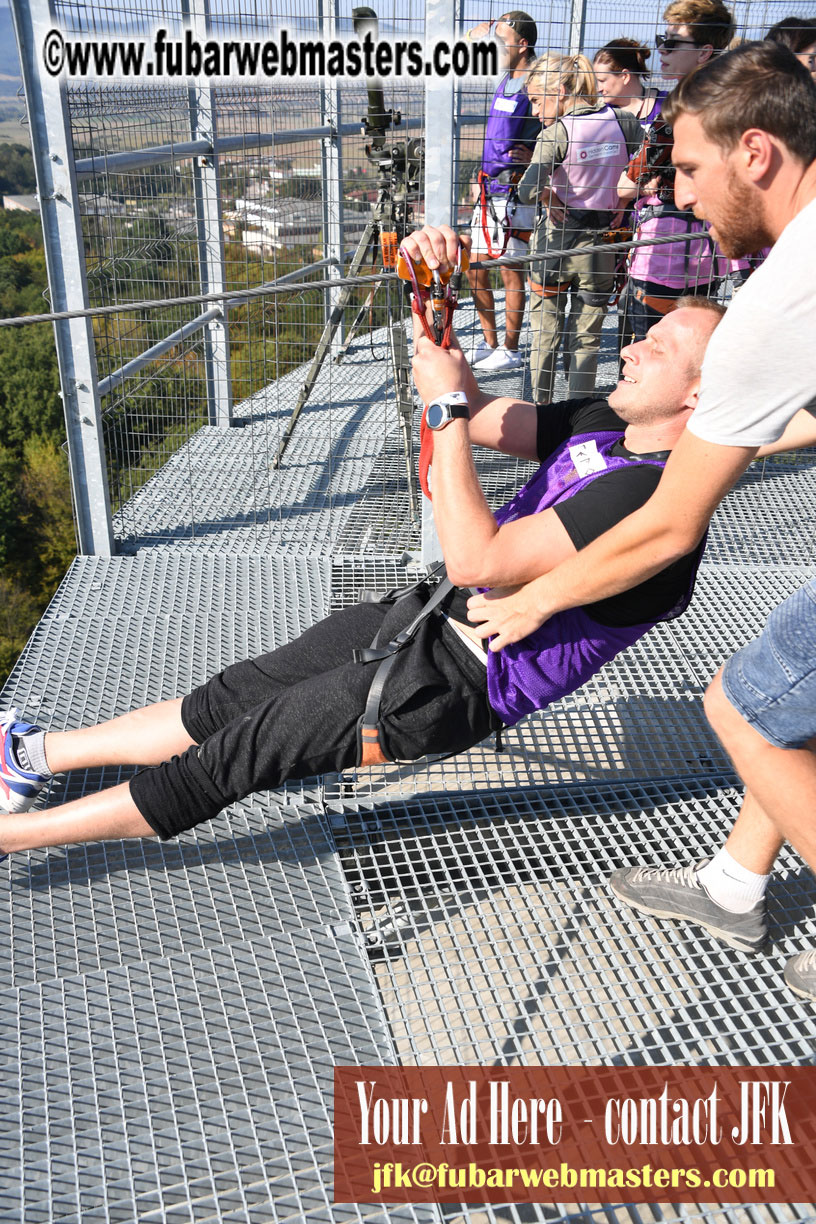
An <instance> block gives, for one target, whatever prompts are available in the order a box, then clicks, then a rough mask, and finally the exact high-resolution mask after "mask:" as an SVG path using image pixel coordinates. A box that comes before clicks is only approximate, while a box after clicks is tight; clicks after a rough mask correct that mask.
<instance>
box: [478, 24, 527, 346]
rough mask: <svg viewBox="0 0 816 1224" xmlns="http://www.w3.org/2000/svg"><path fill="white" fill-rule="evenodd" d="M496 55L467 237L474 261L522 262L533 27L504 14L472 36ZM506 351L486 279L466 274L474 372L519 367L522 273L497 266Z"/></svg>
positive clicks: (486, 275)
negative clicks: (520, 190)
mask: <svg viewBox="0 0 816 1224" xmlns="http://www.w3.org/2000/svg"><path fill="white" fill-rule="evenodd" d="M491 27H492V31H493V34H494V35H495V37H496V39H497V41H498V43H499V46H500V47H501V67H502V72H503V75H502V78H501V80H500V81H499V83H498V85H497V87H496V91H495V93H494V94H493V97H492V99H491V102H490V111H489V112H488V116H487V125H486V127H485V138H484V149H483V151H482V164H481V168H480V170H479V173H478V176H477V182H476V190H477V197H476V203H475V207H474V210H473V218H472V220H471V226H470V234H471V240H472V244H473V245H472V254H473V257H474V258H477V259H484V258H491V259H492V258H496V257H499V256H508V255H526V254H527V244H528V242H529V241H530V234H531V232H532V228H533V225H534V224H535V209H534V208H531V207H530V206H529V205H522V204H520V203H519V202H518V199H517V198H516V195H515V191H514V184H515V183H517V182H518V180H519V179H520V178H521V175H522V173H523V171H524V168H525V166H526V165H527V164H528V162H529V161H530V157H531V155H532V152H533V148H534V146H535V142H536V137H537V136H538V133H539V131H540V128H541V124H540V123H539V121H538V120H537V119H536V118H535V117H534V115H533V114H532V112H531V110H530V99H529V98H528V97H527V92H526V90H525V88H524V85H525V81H526V79H527V73H528V71H529V68H530V64H531V63H532V61H533V60H534V59H535V44H536V38H537V37H538V31H537V29H536V24H535V22H534V21H533V19H532V17H530V15H529V14H528V13H524V12H522V11H521V10H520V9H516V10H513V11H512V12H509V13H505V14H504V16H503V17H500V18H499V19H498V21H497V22H496V23H495V25H494V24H493V23H492V22H483V23H482V24H481V25H478V26H476V27H475V29H473V30H470V31H469V33H468V37H469V38H472V39H477V38H487V37H488V35H489V34H490V32H491ZM500 271H501V278H502V284H503V285H504V344H499V337H498V332H497V329H496V306H495V301H494V299H493V290H492V289H491V287H490V272H489V271H488V270H487V269H486V268H476V269H474V270H473V271H469V272H468V274H467V275H468V281H469V283H470V288H471V292H472V294H473V304H474V306H475V307H476V313H477V315H478V316H479V322H480V323H481V326H482V333H483V336H484V338H483V339H482V340H481V341H480V342H479V344H478V345H477V346H476V348H475V350H474V352H473V354H472V357H471V361H472V363H473V365H474V366H475V367H476V368H477V369H480V370H510V369H513V368H514V367H516V366H520V365H521V360H522V359H521V353H520V352H519V336H520V335H521V325H522V322H523V320H524V306H525V299H526V294H525V289H524V270H523V269H522V268H517V267H512V266H510V265H507V264H505V265H503V266H502V268H501V269H500Z"/></svg>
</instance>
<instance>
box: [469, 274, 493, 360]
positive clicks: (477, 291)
mask: <svg viewBox="0 0 816 1224" xmlns="http://www.w3.org/2000/svg"><path fill="white" fill-rule="evenodd" d="M467 278H468V281H469V282H470V289H471V292H472V294H473V305H474V306H475V307H476V313H477V315H478V316H479V322H480V323H481V325H482V331H483V332H484V338H485V340H486V341H487V343H488V344H489V345H490V347H491V348H496V346H497V345H498V343H499V340H498V336H497V335H496V308H495V304H494V302H493V290H492V289H491V288H490V273H489V272H488V271H487V269H486V268H479V269H478V270H477V271H475V272H468V274H467Z"/></svg>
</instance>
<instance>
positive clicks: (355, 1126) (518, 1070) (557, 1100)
mask: <svg viewBox="0 0 816 1224" xmlns="http://www.w3.org/2000/svg"><path fill="white" fill-rule="evenodd" d="M334 1089H335V1097H334V1159H335V1169H334V1199H335V1202H338V1203H369V1202H384V1203H423V1202H436V1203H463V1202H465V1203H477V1202H483V1203H524V1202H528V1203H573V1202H593V1203H609V1204H617V1203H722V1204H726V1203H809V1202H812V1201H813V1200H816V1066H805V1067H722V1066H708V1067H675V1066H665V1067H653V1066H649V1067H614V1066H601V1067H379V1066H378V1067H337V1068H336V1069H335V1080H334Z"/></svg>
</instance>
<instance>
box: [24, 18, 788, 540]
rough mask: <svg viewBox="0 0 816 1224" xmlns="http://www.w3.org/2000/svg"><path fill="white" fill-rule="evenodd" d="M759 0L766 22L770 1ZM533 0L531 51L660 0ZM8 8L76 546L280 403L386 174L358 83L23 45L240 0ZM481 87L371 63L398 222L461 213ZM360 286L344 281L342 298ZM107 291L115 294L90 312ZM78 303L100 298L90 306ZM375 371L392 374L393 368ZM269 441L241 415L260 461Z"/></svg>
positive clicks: (332, 378)
mask: <svg viewBox="0 0 816 1224" xmlns="http://www.w3.org/2000/svg"><path fill="white" fill-rule="evenodd" d="M774 4H776V0H774ZM734 7H735V9H736V12H737V16H738V18H739V20H740V23H741V25H742V28H743V29H744V30H745V31H746V32H756V27H755V26H754V25H753V24H752V23H754V22H755V21H756V16H755V15H753V14H752V12H751V10H750V5H749V4H748V3H743V2H742V0H739V3H737V4H736V5H735V6H734ZM772 7H773V6H772V5H768V4H766V5H765V7H764V8H763V12H762V15H761V19H760V20H761V23H765V22H770V21H771V20H775V19H776V17H778V16H779V15H780V14H781V9H780V13H776V10H775V9H774V10H773V12H772V11H771V9H772ZM528 8H529V9H530V11H531V13H532V15H533V17H534V18H535V19H536V20H537V22H538V23H539V44H538V47H537V50H538V51H543V50H545V49H547V48H549V47H552V48H555V49H560V50H566V49H568V48H569V49H576V48H577V47H578V46H579V45H581V46H583V47H584V48H585V49H586V50H588V51H589V52H590V53H591V52H592V50H593V49H594V48H595V47H596V46H599V45H601V44H602V43H603V42H604V41H606V40H608V39H609V38H610V37H612V36H614V35H615V34H619V33H622V32H626V33H629V34H632V35H635V36H637V37H640V38H642V39H643V40H644V41H650V40H651V39H652V37H653V34H654V31H655V28H656V26H657V23H658V20H659V13H658V11H657V10H656V11H655V13H654V14H649V15H648V16H644V13H643V9H642V7H641V6H638V7H637V8H636V7H635V6H634V5H631V6H629V7H627V6H626V5H624V6H623V7H621V6H616V7H614V8H613V7H612V5H611V4H610V3H604V4H601V3H597V2H595V3H593V2H592V0H569V2H564V0H561V2H560V3H556V4H555V5H552V6H549V5H548V6H546V7H545V6H544V4H543V3H535V4H532V5H529V6H528ZM13 10H14V16H15V23H16V28H17V34H18V40H19V43H20V50H21V58H22V63H23V73H24V82H25V90H26V100H27V106H28V112H29V118H30V123H31V129H32V142H33V146H34V155H35V163H36V170H37V181H38V190H39V196H40V204H41V212H42V220H43V228H44V235H45V246H46V257H47V262H48V274H49V284H50V289H51V301H52V305H53V308H54V310H55V311H56V312H58V313H61V314H72V313H73V314H74V315H76V313H77V312H80V314H79V316H78V317H70V318H62V319H60V320H59V321H57V322H56V323H55V336H56V345H57V353H58V359H59V366H60V376H61V386H62V394H63V399H64V404H65V414H66V431H67V439H68V452H69V459H70V466H71V476H72V485H73V490H74V499H75V503H76V515H77V530H78V540H79V549H80V551H81V552H83V553H92V554H98V555H109V554H110V553H111V552H113V551H115V550H116V548H117V547H118V546H119V543H120V542H121V541H122V540H124V539H126V538H128V537H131V538H132V537H133V532H132V531H131V530H130V529H129V528H128V526H127V509H126V508H127V506H128V504H129V502H130V501H131V499H132V498H133V496H134V494H135V493H136V492H137V491H138V489H139V488H140V487H142V486H143V485H144V484H145V483H147V482H148V481H150V480H151V479H152V477H154V476H155V475H156V474H157V473H158V471H159V470H160V468H161V466H162V465H163V464H164V463H165V462H167V460H168V459H169V458H170V457H171V456H173V455H175V454H176V453H177V452H178V451H179V450H180V449H181V448H182V447H184V446H185V445H186V444H187V443H188V442H189V441H190V439H191V438H192V437H194V435H195V434H196V433H197V432H198V431H199V430H200V429H201V428H206V427H215V428H217V429H223V430H226V429H229V428H230V427H231V426H233V425H235V424H241V425H243V427H244V428H246V427H247V426H249V427H250V428H251V429H257V428H258V425H257V417H258V413H257V411H255V409H252V408H251V406H252V405H253V404H254V403H255V401H254V400H253V397H257V396H259V395H263V396H264V397H265V399H264V402H265V404H266V411H267V413H268V412H269V411H270V410H271V408H272V407H273V406H274V411H275V413H277V414H278V415H279V416H285V414H286V413H287V412H288V411H290V410H291V405H290V398H289V392H288V389H287V388H288V383H287V379H290V378H291V377H295V378H296V377H297V374H296V371H297V370H298V368H299V367H300V366H301V365H303V364H304V363H306V362H308V361H309V359H310V358H311V356H312V354H313V353H314V351H315V349H316V348H317V346H318V344H319V341H320V337H321V334H322V333H323V330H324V327H325V324H326V321H327V319H329V318H330V317H331V312H332V310H333V309H334V307H335V306H336V303H337V300H338V293H339V292H340V289H341V286H342V278H343V273H344V271H345V269H346V268H347V267H348V261H349V259H350V257H351V254H352V252H353V251H354V250H355V247H356V246H357V245H358V243H359V242H360V240H361V238H362V236H363V234H364V233H365V232H366V227H367V225H368V223H369V221H370V218H371V214H372V209H373V208H374V207H375V203H376V197H377V190H378V185H380V184H381V181H382V175H381V174H380V175H379V177H378V173H377V168H376V166H373V165H372V164H371V162H370V160H369V159H367V157H366V153H365V145H366V137H365V136H364V135H363V134H362V131H361V124H360V117H361V116H362V115H364V114H365V112H366V109H367V105H368V99H367V96H366V91H365V86H364V84H354V85H348V84H343V85H342V87H341V85H340V84H338V82H336V81H334V82H332V81H329V80H326V81H320V82H309V83H304V82H300V83H298V84H297V85H295V86H289V87H287V88H285V89H283V88H280V87H278V88H274V87H272V86H270V85H265V84H253V85H251V86H243V85H242V86H235V85H230V86H219V87H214V86H210V85H207V86H206V87H203V86H195V87H189V86H186V85H185V86H176V85H175V84H167V83H163V84H161V85H156V84H142V83H131V82H121V81H119V82H112V83H110V84H108V83H105V82H97V83H95V84H83V85H81V86H79V85H75V84H72V85H69V86H65V85H64V84H63V83H60V82H59V81H58V80H55V79H54V78H52V77H50V76H48V74H47V73H46V72H45V70H44V67H43V64H42V56H41V54H40V48H41V46H42V40H43V38H44V35H45V33H46V32H47V30H48V29H49V28H50V27H51V26H52V25H59V26H60V27H61V28H63V29H64V30H65V31H66V32H69V33H70V32H74V33H78V34H80V33H88V32H89V31H91V30H92V31H93V34H94V37H96V38H100V37H104V36H105V35H106V34H110V35H111V36H113V35H114V34H115V36H116V37H119V38H121V37H127V35H128V34H132V35H134V36H135V35H136V34H137V33H143V32H144V31H145V30H146V29H148V28H150V26H151V25H158V24H162V25H165V26H176V27H178V28H179V29H180V28H182V27H184V26H187V27H190V28H192V29H193V30H194V31H195V32H197V33H198V34H200V35H201V36H205V35H206V34H207V33H208V32H212V33H216V34H217V33H223V32H224V31H225V30H227V29H228V30H229V32H230V35H231V36H234V37H240V35H241V33H242V32H243V33H246V34H249V33H250V32H251V31H252V30H254V29H255V28H256V27H257V19H256V17H255V15H254V13H253V12H252V11H251V10H250V9H249V8H246V7H244V6H242V5H241V4H240V3H239V2H238V0H234V2H233V3H231V4H227V5H226V6H219V8H218V11H217V12H216V13H211V12H210V11H209V10H208V7H207V4H206V2H205V0H173V2H168V3H165V0H148V3H147V4H144V3H138V4H137V3H136V0H125V3H123V4H121V5H119V6H117V9H116V10H115V13H114V10H112V9H111V8H110V7H109V6H104V5H102V4H101V3H96V0H92V2H91V3H90V4H88V5H84V6H82V7H81V8H77V7H76V6H74V5H72V4H70V3H69V2H68V0H14V3H13ZM500 12H501V10H500V9H499V8H498V7H497V6H496V5H495V4H490V5H488V6H486V8H485V9H484V10H482V9H481V8H480V9H479V11H478V12H476V11H475V9H474V11H471V9H470V8H469V7H468V6H466V5H464V3H463V0H461V2H460V0H427V2H426V3H424V4H422V5H420V4H419V3H418V2H417V0H410V2H401V3H399V4H397V3H396V0H389V4H388V5H387V6H383V5H381V6H380V10H379V16H380V22H381V28H382V29H383V31H385V32H388V33H392V34H393V33H404V32H408V31H410V32H411V33H412V34H423V33H427V34H428V35H429V36H431V35H433V37H434V38H442V37H448V38H450V39H452V38H454V37H455V36H459V35H461V33H462V31H463V30H465V29H466V28H468V27H469V26H470V25H473V24H475V22H476V21H477V20H479V19H481V18H482V17H484V16H491V17H496V16H498V15H500ZM273 18H274V19H276V20H278V21H279V22H280V23H281V24H284V23H285V24H287V25H289V26H290V27H297V26H301V27H303V28H307V29H309V30H310V31H311V32H312V33H314V31H315V30H317V31H319V32H320V33H321V34H322V35H323V36H324V37H326V38H329V37H332V36H333V35H334V34H335V33H337V32H340V33H348V32H349V30H350V20H349V19H348V18H347V17H345V16H344V15H341V13H340V10H339V9H338V7H337V5H336V0H319V2H318V3H317V4H313V3H312V2H311V0H294V3H293V4H291V5H289V7H288V8H287V9H286V11H283V10H282V11H281V12H280V13H278V14H274V15H273ZM492 88H493V82H492V81H480V82H465V83H461V84H460V85H459V86H457V85H456V83H455V81H454V80H453V78H435V77H432V78H427V79H426V81H425V84H424V87H423V86H409V85H407V84H405V83H404V82H399V81H397V82H392V83H387V84H386V86H385V99H384V100H385V106H386V108H387V109H389V110H393V111H398V112H399V113H400V116H401V120H400V123H399V125H398V126H397V127H395V128H394V129H393V131H392V132H390V133H388V137H387V141H388V147H390V146H391V144H392V143H393V144H396V145H398V146H402V147H403V148H404V146H405V142H407V141H408V140H409V139H410V137H409V135H408V134H409V133H410V134H412V136H413V135H414V134H418V135H421V136H422V137H423V139H424V144H425V159H424V173H423V174H422V175H421V178H420V180H419V181H418V182H417V184H416V190H415V191H414V198H413V201H412V223H420V222H421V221H423V220H429V221H436V222H441V221H443V220H450V221H453V222H454V223H457V222H458V223H460V224H464V223H466V221H467V217H468V214H469V210H470V206H471V205H470V188H469V183H470V181H471V178H472V175H473V171H474V167H475V165H476V163H477V161H478V158H479V156H480V151H481V142H482V131H483V129H482V124H483V122H484V116H485V113H486V110H487V106H488V102H489V97H490V94H491V92H492ZM430 116H432V117H433V121H432V122H431V121H430V119H429V117H430ZM326 270H328V280H329V282H330V284H329V285H328V286H327V285H326V284H325V280H326V278H325V277H324V278H322V280H321V281H320V282H319V287H316V288H315V289H306V288H303V287H302V285H300V284H299V285H298V288H297V289H294V290H292V291H291V293H288V294H286V295H282V294H281V293H280V292H277V293H272V292H271V291H270V293H269V294H264V293H261V294H260V295H259V296H258V297H257V298H256V299H254V300H250V299H248V300H246V301H243V302H240V303H238V304H235V303H232V302H230V300H229V299H228V298H227V300H226V302H225V301H224V298H223V297H222V295H229V294H231V293H235V292H238V291H242V290H249V289H254V288H259V287H261V286H276V287H278V289H279V288H280V286H281V285H282V284H284V283H285V282H286V280H287V278H291V277H294V278H296V279H297V281H298V282H301V281H305V280H307V279H308V276H309V275H317V274H319V273H321V272H323V273H325V272H326ZM363 270H364V269H363ZM201 298H207V299H208V300H207V301H206V302H205V308H203V309H202V305H201V302H200V299H201ZM197 299H199V300H197ZM363 299H364V292H363V290H362V289H361V290H360V291H359V294H358V296H357V299H356V301H355V305H357V306H361V305H362V302H363ZM157 301H161V302H162V303H163V304H162V305H161V306H156V305H153V304H152V303H155V302H157ZM386 301H387V299H386V297H385V293H384V291H383V293H382V294H381V295H380V299H379V300H378V299H375V300H374V302H373V304H372V306H371V314H370V318H364V319H363V320H362V321H361V325H362V323H365V329H366V330H369V329H372V330H373V332H374V333H377V328H378V327H379V326H381V325H384V324H385V322H386V321H387V319H388V317H389V315H390V316H393V315H394V310H393V309H392V308H391V307H389V306H388V305H387V304H386ZM148 303H151V304H150V305H149V304H148ZM109 306H115V307H117V308H118V309H117V310H116V311H115V312H112V313H104V308H106V307H109ZM392 307H393V303H392ZM94 308H103V309H102V310H100V312H99V313H98V314H94V315H93V317H89V315H88V313H87V312H89V311H91V312H93V311H94ZM350 313H351V312H347V317H346V319H344V321H343V325H342V326H341V327H340V328H339V329H338V332H337V334H336V336H334V337H333V338H332V344H331V351H330V354H329V361H328V362H327V365H326V380H325V385H324V386H323V388H322V390H321V396H322V401H321V402H322V411H323V412H324V419H325V422H326V428H327V429H328V430H329V431H330V432H331V430H332V412H333V407H332V406H333V400H334V399H335V392H336V395H337V396H340V397H342V396H344V395H345V394H346V393H347V392H346V389H345V382H344V380H343V378H341V376H340V374H339V373H338V372H337V366H336V364H335V362H336V358H337V357H338V356H339V354H340V351H341V347H342V343H343V336H344V328H345V324H346V322H347V321H348V317H349V316H350ZM397 313H399V312H397ZM376 347H377V346H376V344H375V349H376ZM382 356H383V357H384V361H385V365H386V368H387V369H388V368H389V366H390V363H391V362H392V360H393V357H392V353H391V352H390V351H389V352H388V353H383V354H382ZM385 388H386V389H385V392H384V393H385V394H387V395H392V396H394V395H395V392H394V390H393V379H392V380H390V381H389V380H388V379H386V382H385ZM248 406H249V407H248ZM255 407H256V408H257V404H255ZM275 446H277V442H276V441H275V440H273V439H271V438H270V437H268V436H267V435H266V434H265V435H264V437H263V439H262V438H261V436H260V434H258V447H257V450H258V453H259V454H260V452H261V451H262V450H263V451H264V463H263V464H262V465H261V466H265V467H268V466H269V463H268V458H267V455H266V451H267V450H269V448H271V447H275ZM272 453H274V451H273V452H272ZM268 496H269V488H268V484H267V482H266V480H265V479H264V480H263V481H262V482H261V486H260V487H259V490H258V500H257V505H256V506H255V507H254V510H253V513H254V514H255V515H256V517H257V519H258V520H259V521H265V520H267V519H268V518H269V516H270V514H273V513H274V509H275V508H274V507H272V506H270V505H269V504H268V503H267V502H266V501H264V499H266V498H267V497H268ZM191 513H194V512H193V511H191ZM197 527H198V524H196V522H195V521H193V520H191V522H190V529H191V531H193V532H195V530H196V529H197ZM428 547H429V548H430V547H432V544H431V542H430V541H429V544H428Z"/></svg>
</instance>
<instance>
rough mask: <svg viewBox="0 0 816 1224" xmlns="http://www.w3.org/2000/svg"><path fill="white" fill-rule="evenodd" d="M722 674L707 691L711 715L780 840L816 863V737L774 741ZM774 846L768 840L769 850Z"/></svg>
mask: <svg viewBox="0 0 816 1224" xmlns="http://www.w3.org/2000/svg"><path fill="white" fill-rule="evenodd" d="M721 674H722V673H720V672H718V674H717V675H716V676H715V677H714V679H713V680H712V682H711V684H710V685H709V687H708V691H707V692H706V696H705V710H706V714H707V715H708V720H709V722H710V723H711V725H712V727H713V728H714V730H715V731H716V732H717V735H718V736H719V737H720V740H721V741H722V744H723V747H724V748H725V750H726V751H727V752H728V754H729V756H730V757H731V759H732V761H733V762H734V765H735V766H736V768H737V771H738V772H739V775H740V777H741V778H742V780H743V781H744V782H745V784H746V787H747V788H748V793H749V794H750V795H751V797H752V800H753V801H755V802H756V805H757V808H758V809H759V810H761V811H762V813H763V816H764V817H765V820H766V821H767V822H770V824H771V825H773V827H774V828H775V830H776V835H777V838H778V839H779V842H780V844H781V842H782V840H783V839H784V840H787V841H789V842H790V843H791V845H792V846H793V847H794V848H795V849H796V850H797V851H798V852H799V854H801V856H802V858H803V859H804V860H805V861H806V862H807V864H808V866H809V867H811V868H812V869H816V819H814V814H815V813H816V752H815V751H814V749H816V740H811V741H810V743H809V744H808V745H807V746H806V747H804V748H776V747H775V746H774V745H773V744H769V743H768V741H767V740H766V739H765V738H764V736H762V735H760V734H759V732H758V731H755V730H754V728H753V727H752V726H750V724H749V723H747V722H746V721H745V719H744V718H743V717H742V716H741V715H740V714H738V713H737V711H736V710H735V708H734V707H733V706H732V705H731V702H730V701H729V700H728V698H727V697H726V695H725V693H724V692H723V688H722V680H721ZM769 848H770V841H769V840H766V850H765V853H766V855H767V853H768V850H769ZM741 850H742V847H741ZM729 853H731V851H729ZM734 857H735V858H737V854H734ZM739 861H740V862H742V858H740V859H739ZM747 865H748V864H746V866H747ZM753 870H756V869H753Z"/></svg>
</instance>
